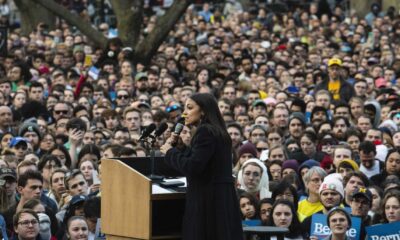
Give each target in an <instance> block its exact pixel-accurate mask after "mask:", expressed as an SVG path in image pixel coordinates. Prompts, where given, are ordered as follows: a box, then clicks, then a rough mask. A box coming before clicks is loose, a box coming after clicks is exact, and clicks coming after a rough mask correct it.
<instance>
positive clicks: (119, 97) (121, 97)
mask: <svg viewBox="0 0 400 240" xmlns="http://www.w3.org/2000/svg"><path fill="white" fill-rule="evenodd" d="M117 98H118V99H123V98H124V99H128V98H129V96H128V95H118V96H117Z"/></svg>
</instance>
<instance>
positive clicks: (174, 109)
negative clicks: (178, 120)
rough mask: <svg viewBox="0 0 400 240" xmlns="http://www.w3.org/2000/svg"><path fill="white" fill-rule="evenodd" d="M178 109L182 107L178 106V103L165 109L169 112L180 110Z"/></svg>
mask: <svg viewBox="0 0 400 240" xmlns="http://www.w3.org/2000/svg"><path fill="white" fill-rule="evenodd" d="M178 109H181V107H180V106H178V105H172V106H171V107H167V108H166V109H165V111H166V112H167V113H170V112H173V111H176V110H178Z"/></svg>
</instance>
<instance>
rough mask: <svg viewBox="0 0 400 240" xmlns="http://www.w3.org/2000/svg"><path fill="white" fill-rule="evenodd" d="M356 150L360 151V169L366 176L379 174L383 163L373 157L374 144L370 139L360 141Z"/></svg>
mask: <svg viewBox="0 0 400 240" xmlns="http://www.w3.org/2000/svg"><path fill="white" fill-rule="evenodd" d="M358 151H359V152H360V171H361V172H362V173H364V174H365V175H366V176H367V177H368V178H370V177H372V176H374V175H376V174H379V173H380V172H381V170H382V168H383V163H382V162H381V161H379V160H376V159H375V155H376V147H375V145H374V144H373V143H372V142H370V141H365V142H362V143H361V144H360V147H359V148H358Z"/></svg>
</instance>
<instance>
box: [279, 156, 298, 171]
mask: <svg viewBox="0 0 400 240" xmlns="http://www.w3.org/2000/svg"><path fill="white" fill-rule="evenodd" d="M286 168H291V169H293V170H294V171H295V172H296V173H297V171H298V169H299V163H298V162H297V160H294V159H290V160H286V161H284V162H283V163H282V171H283V170H285V169H286Z"/></svg>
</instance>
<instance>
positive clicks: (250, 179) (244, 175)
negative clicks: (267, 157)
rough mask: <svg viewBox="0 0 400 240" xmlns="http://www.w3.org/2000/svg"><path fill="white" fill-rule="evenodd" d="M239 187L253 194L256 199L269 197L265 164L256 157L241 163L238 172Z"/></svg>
mask: <svg viewBox="0 0 400 240" xmlns="http://www.w3.org/2000/svg"><path fill="white" fill-rule="evenodd" d="M238 185H239V189H243V190H245V191H246V192H249V193H251V194H253V195H254V196H255V197H257V199H261V198H269V197H271V192H270V191H269V178H268V172H267V168H266V166H265V165H264V164H263V163H262V162H261V161H260V160H258V159H257V158H252V159H249V160H247V161H246V162H244V163H243V165H242V168H241V169H240V171H239V173H238Z"/></svg>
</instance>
